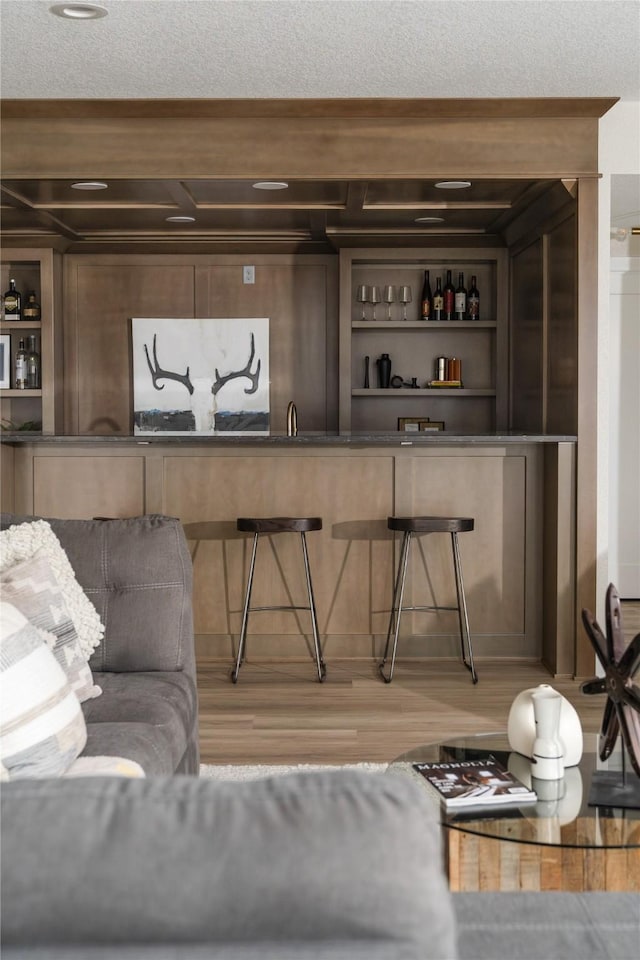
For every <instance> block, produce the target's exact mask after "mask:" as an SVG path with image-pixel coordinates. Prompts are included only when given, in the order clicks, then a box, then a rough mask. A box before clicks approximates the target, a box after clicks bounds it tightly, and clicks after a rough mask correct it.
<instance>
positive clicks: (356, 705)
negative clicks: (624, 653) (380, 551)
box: [198, 602, 640, 764]
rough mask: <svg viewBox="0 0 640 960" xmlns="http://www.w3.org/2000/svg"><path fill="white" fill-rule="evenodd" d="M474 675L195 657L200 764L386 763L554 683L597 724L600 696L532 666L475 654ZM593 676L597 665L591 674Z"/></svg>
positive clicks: (635, 614) (638, 606)
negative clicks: (234, 673) (318, 674)
mask: <svg viewBox="0 0 640 960" xmlns="http://www.w3.org/2000/svg"><path fill="white" fill-rule="evenodd" d="M623 623H624V627H625V634H626V635H628V636H629V639H630V638H631V637H633V636H634V635H635V634H636V633H638V632H639V631H640V603H635V602H634V603H625V604H624V606H623ZM476 666H477V669H478V675H479V678H480V679H479V682H478V684H476V685H475V686H474V685H473V684H472V683H471V678H470V674H469V673H468V671H467V670H466V669H465V668H464V667H463V666H462V665H461V664H458V663H454V662H448V661H446V662H442V661H440V662H431V663H429V662H425V661H420V662H416V661H413V662H409V661H405V662H403V661H402V660H399V661H398V662H397V663H396V671H395V674H394V678H393V682H392V683H391V684H384V683H383V682H382V681H381V680H380V679H379V677H378V675H377V671H376V668H375V665H374V664H373V663H372V662H371V661H363V660H358V661H348V660H341V661H334V662H329V663H328V665H327V679H326V681H325V683H323V684H319V683H318V682H317V680H316V679H315V665H314V663H313V661H311V660H308V661H304V662H300V663H298V662H291V661H285V662H283V661H278V662H273V663H265V662H260V663H252V662H251V660H248V661H247V662H246V663H245V664H244V665H243V667H242V669H241V671H240V679H239V681H238V683H237V684H235V685H234V684H232V683H231V682H230V680H229V670H230V668H231V662H230V661H229V662H224V663H223V662H222V661H206V660H201V661H199V663H198V686H199V695H200V747H201V760H202V762H203V763H238V764H241V763H354V762H358V761H362V760H368V761H378V762H388V761H390V760H392V759H393V758H394V757H396V756H398V755H399V754H401V753H404V752H405V751H407V750H410V749H411V748H413V747H416V746H418V745H419V744H421V743H426V742H428V741H431V740H438V739H441V738H443V737H452V736H456V735H461V734H465V733H474V732H477V733H481V732H489V731H493V730H501V729H505V728H506V723H507V716H508V713H509V707H510V705H511V702H512V701H513V699H514V697H515V696H516V694H517V693H519V692H520V691H521V690H524V689H526V688H527V687H532V686H535V685H537V684H538V683H551V684H552V685H553V687H554V688H555V689H556V690H559V691H560V692H561V693H562V694H564V695H565V696H566V697H567V699H569V700H570V701H571V703H573V705H574V706H575V707H576V709H577V711H578V714H579V716H580V719H581V722H582V726H583V730H584V731H585V733H595V732H596V731H597V730H598V729H599V727H600V721H601V717H602V710H603V708H604V702H605V700H604V697H601V696H592V697H587V696H585V695H584V694H582V693H581V692H580V683H579V681H576V680H566V679H565V680H556V679H554V678H552V677H551V676H550V674H549V673H548V672H547V670H546V669H545V668H544V667H542V666H541V665H540V664H538V663H522V662H513V661H510V662H505V661H500V660H479V661H478V662H477V664H476ZM594 673H595V671H594Z"/></svg>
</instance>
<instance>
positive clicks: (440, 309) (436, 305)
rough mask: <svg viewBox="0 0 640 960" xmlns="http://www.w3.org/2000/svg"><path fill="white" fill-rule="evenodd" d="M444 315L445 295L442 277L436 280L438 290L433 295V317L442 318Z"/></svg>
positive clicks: (435, 318)
mask: <svg viewBox="0 0 640 960" xmlns="http://www.w3.org/2000/svg"><path fill="white" fill-rule="evenodd" d="M443 315H444V296H443V294H442V277H438V279H437V280H436V292H435V293H434V295H433V319H434V320H442V317H443Z"/></svg>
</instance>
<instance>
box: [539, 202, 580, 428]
mask: <svg viewBox="0 0 640 960" xmlns="http://www.w3.org/2000/svg"><path fill="white" fill-rule="evenodd" d="M576 241H577V225H576V217H575V215H573V216H571V217H569V218H567V219H566V220H563V221H562V223H560V224H558V226H557V227H555V228H554V229H552V230H550V231H549V234H548V237H547V251H548V269H547V276H548V289H547V298H548V327H547V417H546V430H547V432H548V433H566V434H572V433H577V432H578V304H577V286H576V281H577V277H576V264H577V258H576Z"/></svg>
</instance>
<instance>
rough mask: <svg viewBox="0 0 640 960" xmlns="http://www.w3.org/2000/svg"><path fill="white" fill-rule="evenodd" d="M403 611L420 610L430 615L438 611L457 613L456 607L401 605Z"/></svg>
mask: <svg viewBox="0 0 640 960" xmlns="http://www.w3.org/2000/svg"><path fill="white" fill-rule="evenodd" d="M405 610H422V611H431V612H432V613H436V612H437V611H438V610H455V611H456V612H457V610H458V608H457V607H405V605H404V604H403V605H402V611H403V613H404V611H405Z"/></svg>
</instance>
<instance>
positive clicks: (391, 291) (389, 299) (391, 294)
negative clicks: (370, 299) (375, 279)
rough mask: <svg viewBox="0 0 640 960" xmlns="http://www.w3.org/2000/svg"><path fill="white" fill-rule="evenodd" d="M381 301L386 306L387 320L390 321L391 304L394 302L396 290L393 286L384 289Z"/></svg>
mask: <svg viewBox="0 0 640 960" xmlns="http://www.w3.org/2000/svg"><path fill="white" fill-rule="evenodd" d="M382 299H383V300H384V302H385V303H386V304H387V320H391V304H392V303H395V302H396V288H395V287H394V286H387V287H385V288H384V293H383V295H382Z"/></svg>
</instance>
